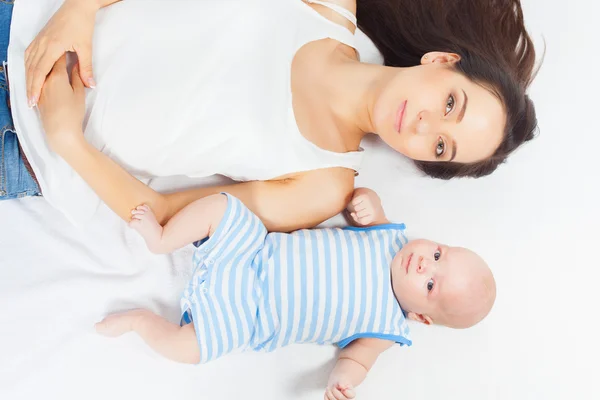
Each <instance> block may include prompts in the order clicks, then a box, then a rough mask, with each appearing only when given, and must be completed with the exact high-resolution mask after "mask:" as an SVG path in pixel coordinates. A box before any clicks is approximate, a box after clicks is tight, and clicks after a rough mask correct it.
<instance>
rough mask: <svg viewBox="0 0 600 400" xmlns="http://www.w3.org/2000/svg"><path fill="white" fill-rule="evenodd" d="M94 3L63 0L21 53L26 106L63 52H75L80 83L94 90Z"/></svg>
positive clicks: (31, 103)
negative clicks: (23, 58) (24, 73)
mask: <svg viewBox="0 0 600 400" xmlns="http://www.w3.org/2000/svg"><path fill="white" fill-rule="evenodd" d="M98 4H99V3H98V2H97V1H92V0H65V2H64V4H63V5H62V7H61V8H60V9H59V10H58V11H57V12H56V14H54V16H53V17H52V18H51V19H50V21H48V24H46V26H45V27H44V29H42V31H41V32H40V33H39V34H38V35H37V37H36V38H35V39H34V41H33V42H32V43H31V44H30V45H29V47H28V48H27V50H26V51H25V72H26V81H27V99H28V103H29V106H30V107H33V106H35V105H36V104H37V103H38V100H39V98H40V93H41V90H42V86H43V84H44V81H45V80H46V77H47V75H48V73H49V72H50V70H51V69H52V67H53V66H54V64H55V63H56V61H57V60H58V59H59V58H60V57H61V56H63V55H64V54H65V53H66V52H68V51H70V52H74V53H77V57H78V58H79V66H80V68H79V70H80V72H79V73H80V77H81V81H82V82H84V84H85V86H87V87H89V88H93V87H95V85H96V83H95V82H94V78H93V74H92V36H93V33H94V23H95V20H96V12H97V11H98V9H99V6H98Z"/></svg>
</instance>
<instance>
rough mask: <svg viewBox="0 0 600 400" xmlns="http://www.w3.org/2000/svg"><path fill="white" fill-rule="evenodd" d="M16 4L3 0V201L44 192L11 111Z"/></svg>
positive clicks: (0, 190) (0, 82)
mask: <svg viewBox="0 0 600 400" xmlns="http://www.w3.org/2000/svg"><path fill="white" fill-rule="evenodd" d="M13 3H14V0H0V61H1V62H2V65H1V66H0V200H7V199H15V198H19V197H25V196H39V195H40V188H39V186H38V184H37V183H36V182H35V180H34V179H33V178H32V176H31V174H30V173H29V171H28V170H27V168H26V167H25V163H24V161H23V156H22V153H21V149H20V146H19V139H18V138H17V134H16V133H15V128H14V125H13V119H12V115H11V112H10V107H9V92H8V79H7V76H8V75H7V72H6V65H7V64H6V58H7V52H8V42H9V38H10V21H11V17H12V11H13Z"/></svg>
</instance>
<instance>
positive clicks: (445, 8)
mask: <svg viewBox="0 0 600 400" xmlns="http://www.w3.org/2000/svg"><path fill="white" fill-rule="evenodd" d="M357 17H358V25H359V28H360V29H361V30H362V31H363V32H364V33H365V34H366V35H367V36H368V37H369V38H370V39H371V40H372V41H373V43H374V44H375V46H376V47H377V49H378V50H379V51H380V52H381V53H382V55H383V58H384V63H385V65H388V66H393V67H410V66H415V65H419V64H420V63H421V58H422V57H423V55H424V54H425V53H428V52H430V51H445V52H449V53H456V54H459V55H460V56H461V59H460V61H459V62H457V63H456V64H454V68H455V69H456V70H457V71H458V72H460V73H461V74H463V75H464V76H466V77H467V78H468V79H470V80H471V81H473V82H475V83H477V84H480V85H481V86H483V87H485V88H486V89H488V90H490V91H491V92H492V93H494V94H495V95H496V96H497V97H498V98H499V99H500V101H501V102H502V104H503V106H504V109H505V111H506V114H507V118H506V127H505V129H504V138H503V140H502V143H501V144H500V146H499V147H498V148H497V149H496V151H495V152H494V154H493V155H492V156H491V157H489V158H488V159H486V160H484V161H479V162H475V163H470V164H461V163H454V162H429V161H416V162H415V163H416V165H417V167H418V168H419V169H421V170H422V171H423V172H425V173H426V174H427V175H429V176H432V177H434V178H441V179H451V178H455V177H465V176H468V177H481V176H485V175H489V174H491V173H492V172H494V171H495V170H496V168H497V167H498V165H500V164H502V163H503V162H504V161H505V160H506V158H507V157H508V156H509V155H510V154H511V153H512V152H513V151H514V150H515V149H517V148H518V147H519V146H520V145H522V144H523V143H525V142H526V141H529V140H531V139H533V138H534V136H535V131H536V129H537V119H536V114H535V108H534V106H533V103H532V102H531V100H530V99H529V96H527V94H526V89H527V87H528V86H529V84H530V83H531V81H532V80H533V77H534V75H535V73H534V67H535V50H534V48H533V42H532V41H531V38H530V37H529V34H528V33H527V31H526V30H525V25H524V22H523V11H522V9H521V3H520V1H519V0H357Z"/></svg>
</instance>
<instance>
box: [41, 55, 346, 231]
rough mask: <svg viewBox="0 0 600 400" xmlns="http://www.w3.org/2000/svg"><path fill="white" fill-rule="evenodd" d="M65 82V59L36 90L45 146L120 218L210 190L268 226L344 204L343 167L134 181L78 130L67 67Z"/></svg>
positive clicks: (74, 88) (79, 116)
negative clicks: (167, 189) (180, 187)
mask: <svg viewBox="0 0 600 400" xmlns="http://www.w3.org/2000/svg"><path fill="white" fill-rule="evenodd" d="M71 81H72V83H69V76H68V74H67V70H66V58H65V57H64V56H63V57H61V58H60V59H59V60H58V62H57V63H56V64H55V66H54V68H53V69H52V72H51V73H50V75H49V76H48V79H47V81H46V83H45V84H44V87H43V89H42V95H41V97H40V104H39V110H40V114H41V117H42V124H43V126H44V130H45V132H46V137H47V139H48V143H49V145H50V147H51V148H52V149H53V150H54V151H55V152H56V153H58V154H59V155H60V156H61V157H62V158H64V160H65V161H66V162H67V163H68V164H69V165H70V166H71V167H72V168H73V169H74V170H75V171H77V173H78V174H79V175H81V177H82V178H83V179H84V180H85V181H86V182H87V183H88V185H90V187H91V188H92V189H93V190H94V191H95V192H96V193H97V194H98V196H99V197H100V198H101V199H102V200H103V201H104V202H105V203H106V204H107V205H108V206H109V207H110V208H111V209H112V210H113V211H114V212H115V213H117V214H118V215H119V216H120V217H121V218H123V219H124V220H126V221H129V220H130V218H131V210H133V209H134V208H135V207H137V206H139V205H141V204H146V205H148V206H149V207H151V208H152V210H154V212H155V214H156V216H157V220H158V221H159V222H160V223H161V224H164V223H165V222H166V221H168V220H169V218H170V217H171V216H173V215H174V214H176V213H177V212H178V211H179V210H181V209H182V208H183V207H185V206H186V205H188V204H190V203H191V202H193V201H195V200H197V199H200V198H203V197H206V196H208V195H211V194H215V193H220V192H228V193H231V194H232V195H234V196H236V197H237V198H239V199H240V200H241V201H242V202H243V203H244V204H245V205H246V206H247V207H248V208H249V209H250V210H252V211H253V212H254V213H255V214H256V215H258V217H259V218H260V219H261V220H262V221H263V223H264V224H265V226H266V227H267V229H269V230H271V231H292V230H296V229H300V228H308V227H313V226H315V225H317V224H319V223H320V222H322V221H324V220H326V219H328V218H330V217H332V216H334V215H335V214H337V213H339V212H340V211H342V210H343V209H344V207H345V206H346V204H347V203H348V201H349V200H350V197H351V195H352V190H353V188H354V173H353V171H350V170H348V169H345V168H328V169H324V170H315V171H310V172H305V173H301V174H297V175H293V176H289V177H286V179H282V180H276V181H253V182H244V183H237V184H233V185H224V186H216V187H209V188H199V189H192V190H187V191H183V192H179V193H173V194H168V195H163V194H160V193H158V192H156V191H154V190H152V189H151V188H149V187H148V186H146V185H144V184H143V183H142V182H140V181H138V180H137V179H136V178H134V177H133V176H132V175H130V174H129V173H128V172H126V171H125V170H124V169H123V168H121V167H120V166H119V165H117V164H116V163H115V162H114V161H113V160H111V159H110V158H108V157H107V156H106V155H105V154H103V153H102V152H100V151H98V150H97V149H96V148H95V147H93V146H92V145H90V144H89V143H88V142H87V141H86V140H85V138H84V137H83V134H82V124H83V116H84V113H85V107H84V101H85V92H84V87H83V83H82V81H81V78H80V74H79V72H78V66H77V65H76V66H75V67H74V69H73V73H72V76H71Z"/></svg>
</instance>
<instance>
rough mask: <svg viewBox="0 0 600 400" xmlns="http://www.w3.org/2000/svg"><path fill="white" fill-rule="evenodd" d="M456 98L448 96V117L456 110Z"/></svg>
mask: <svg viewBox="0 0 600 400" xmlns="http://www.w3.org/2000/svg"><path fill="white" fill-rule="evenodd" d="M454 103H455V101H454V96H452V95H450V96H448V100H447V101H446V115H448V114H450V113H451V112H452V110H454Z"/></svg>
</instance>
